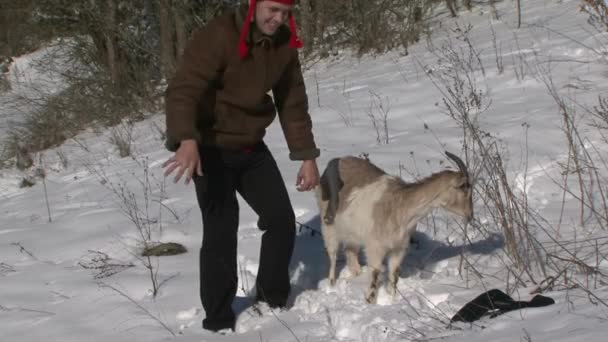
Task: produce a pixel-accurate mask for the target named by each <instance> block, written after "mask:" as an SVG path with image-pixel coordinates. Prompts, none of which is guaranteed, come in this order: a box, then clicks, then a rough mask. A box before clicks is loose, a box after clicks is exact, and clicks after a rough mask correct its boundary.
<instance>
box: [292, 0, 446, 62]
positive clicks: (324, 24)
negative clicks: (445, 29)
mask: <svg viewBox="0 0 608 342" xmlns="http://www.w3.org/2000/svg"><path fill="white" fill-rule="evenodd" d="M435 6H437V3H436V2H435V1H423V0H374V1H369V0H353V1H324V0H306V1H303V2H302V3H301V5H300V7H301V8H300V11H298V12H299V13H300V14H301V16H302V17H301V18H298V19H299V20H300V22H301V23H302V27H303V35H304V39H305V40H306V41H307V42H308V43H307V44H306V45H307V48H306V50H305V55H306V57H307V58H315V57H319V58H325V57H327V56H329V55H330V54H331V53H332V51H334V50H335V49H336V48H339V47H344V48H350V49H353V50H354V51H355V52H357V53H358V54H359V55H361V54H365V53H382V52H385V51H388V50H392V49H395V48H399V47H402V48H403V49H404V51H405V52H406V53H407V48H408V45H409V44H411V43H414V42H416V41H418V39H419V36H420V34H421V33H422V32H424V31H425V30H426V29H427V21H428V18H429V17H430V14H431V12H432V10H433V9H434V8H435ZM316 54H318V55H316Z"/></svg>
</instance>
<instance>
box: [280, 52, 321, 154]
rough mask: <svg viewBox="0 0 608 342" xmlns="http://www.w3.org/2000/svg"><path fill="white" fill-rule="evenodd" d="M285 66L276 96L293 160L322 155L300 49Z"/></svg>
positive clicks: (282, 125)
mask: <svg viewBox="0 0 608 342" xmlns="http://www.w3.org/2000/svg"><path fill="white" fill-rule="evenodd" d="M292 53H293V54H294V55H293V58H292V60H291V62H290V63H289V64H288V66H287V67H286V68H285V71H284V74H283V77H281V79H280V80H279V82H278V83H277V84H276V85H275V86H274V87H273V89H272V91H273V95H274V100H275V104H276V106H277V110H278V112H279V119H280V122H281V127H282V128H283V132H284V134H285V139H286V140H287V146H288V147H289V151H290V153H289V158H290V159H291V160H313V159H315V158H317V157H318V156H319V154H320V152H319V149H318V148H317V146H316V145H315V141H314V136H313V134H312V121H311V118H310V114H309V113H308V97H307V95H306V86H305V84H304V77H303V76H302V68H301V66H300V60H299V58H298V53H297V51H295V50H294V51H293V52H292Z"/></svg>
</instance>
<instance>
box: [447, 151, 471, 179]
mask: <svg viewBox="0 0 608 342" xmlns="http://www.w3.org/2000/svg"><path fill="white" fill-rule="evenodd" d="M445 155H446V156H448V158H450V159H452V160H453V161H454V162H456V165H458V168H459V169H460V171H461V172H462V174H464V176H465V177H466V178H467V179H468V178H469V172H468V171H467V166H466V165H464V163H463V162H462V160H461V159H460V158H458V156H456V155H455V154H453V153H450V152H448V151H445Z"/></svg>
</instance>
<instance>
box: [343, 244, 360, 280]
mask: <svg viewBox="0 0 608 342" xmlns="http://www.w3.org/2000/svg"><path fill="white" fill-rule="evenodd" d="M359 249H360V248H359V246H355V245H347V246H344V254H345V255H346V264H347V265H348V269H349V270H350V273H351V275H352V276H353V277H356V276H358V275H359V274H361V265H359Z"/></svg>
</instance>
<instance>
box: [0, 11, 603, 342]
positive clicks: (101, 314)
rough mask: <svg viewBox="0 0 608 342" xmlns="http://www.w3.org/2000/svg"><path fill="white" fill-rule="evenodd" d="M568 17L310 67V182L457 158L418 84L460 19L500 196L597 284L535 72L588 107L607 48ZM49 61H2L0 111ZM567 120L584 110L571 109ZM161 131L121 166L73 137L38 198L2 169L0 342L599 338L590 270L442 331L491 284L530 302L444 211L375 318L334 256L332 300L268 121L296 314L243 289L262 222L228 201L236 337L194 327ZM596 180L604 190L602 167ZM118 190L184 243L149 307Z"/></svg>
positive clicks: (190, 236)
mask: <svg viewBox="0 0 608 342" xmlns="http://www.w3.org/2000/svg"><path fill="white" fill-rule="evenodd" d="M579 4H580V2H579V1H575V0H570V1H568V0H563V1H554V0H551V1H549V0H535V1H522V28H521V29H517V28H516V21H517V19H516V14H515V8H514V7H515V6H514V3H512V2H509V1H507V2H499V3H498V4H497V8H498V14H499V19H498V20H495V19H492V18H491V16H490V13H489V11H488V10H487V9H486V8H485V7H483V6H477V7H475V8H474V10H473V11H472V12H471V13H469V12H466V11H465V12H461V15H460V17H459V18H457V19H452V18H448V17H447V16H443V17H442V19H441V21H442V25H441V27H439V26H438V25H436V27H435V28H434V33H433V35H432V36H431V38H430V39H431V41H430V42H429V41H425V39H424V38H423V39H421V41H420V43H418V44H416V45H414V46H411V47H410V49H409V50H410V51H409V52H410V54H409V55H407V56H403V55H401V54H399V53H398V52H392V53H388V54H386V55H381V56H375V57H372V56H365V57H363V58H361V59H360V60H359V59H356V58H353V57H350V55H349V54H348V53H347V52H342V53H341V54H340V55H339V56H337V57H336V58H335V59H333V60H328V61H323V62H319V63H316V64H314V65H312V66H311V67H310V68H309V69H307V70H306V73H305V77H306V82H307V86H308V91H309V102H310V106H311V114H312V117H313V122H314V133H315V137H316V140H317V143H318V145H319V146H320V148H321V149H322V154H321V157H320V158H319V160H318V163H319V167H320V168H321V169H322V168H324V167H325V165H326V163H327V162H328V161H329V160H330V159H331V158H334V157H337V156H342V155H348V154H352V155H360V154H363V153H365V154H368V155H369V157H370V158H371V159H372V160H373V161H374V162H375V163H376V164H377V165H379V166H381V167H382V168H384V169H385V170H386V171H387V172H389V173H392V174H396V175H401V176H402V177H403V178H404V179H406V180H413V179H418V178H421V177H424V176H425V175H428V174H430V173H432V172H436V171H438V170H439V169H441V168H444V167H446V165H448V164H443V163H442V161H443V160H444V159H445V158H444V157H443V151H445V150H449V151H452V152H454V153H456V154H459V153H460V147H461V140H462V130H461V129H460V128H459V127H458V125H457V123H456V122H454V121H453V120H452V119H451V118H449V116H447V115H446V114H445V113H444V112H445V107H444V106H443V103H442V97H443V95H442V94H441V92H440V89H439V88H438V87H436V86H435V85H434V84H433V82H432V81H431V79H430V78H429V77H428V76H427V74H426V73H425V70H426V71H432V73H431V75H437V74H439V73H441V71H442V70H447V69H449V68H450V67H451V66H450V65H449V63H448V62H449V61H446V60H443V61H442V60H439V59H438V58H437V53H438V52H439V51H441V50H440V47H441V46H442V44H444V42H445V41H447V40H451V41H455V40H456V38H457V35H458V34H457V31H456V30H455V27H456V24H458V27H460V28H461V29H464V28H466V27H467V26H468V25H469V24H470V25H471V30H470V32H469V33H468V37H469V39H470V40H471V42H472V44H473V46H474V47H475V49H476V51H477V52H479V54H480V59H481V60H482V62H483V66H484V69H485V70H483V71H482V70H480V69H476V70H475V75H476V84H477V85H478V87H479V88H480V89H482V90H483V91H484V93H485V94H488V96H489V97H490V98H491V103H487V105H488V109H487V110H486V111H485V112H484V113H482V114H480V116H479V121H480V126H481V128H482V129H484V130H486V131H488V132H491V133H492V134H494V135H495V136H498V137H499V138H500V143H501V144H502V146H503V147H504V148H505V150H506V152H507V155H508V157H509V159H508V161H507V162H508V170H509V177H510V178H511V180H512V182H511V183H512V184H513V187H514V191H515V192H517V193H520V194H521V193H525V194H526V195H527V199H528V205H529V206H530V207H531V208H533V209H534V210H535V211H536V212H538V213H539V214H540V215H542V217H544V218H545V219H546V220H547V221H548V222H549V224H548V226H549V227H551V230H548V231H544V232H539V234H538V237H537V238H538V239H540V240H541V242H542V243H543V245H544V246H553V249H550V250H551V251H557V250H558V248H557V244H556V241H559V242H560V243H563V244H567V245H568V246H572V249H571V250H572V251H576V253H578V254H577V255H578V257H579V258H581V259H583V260H586V261H587V262H588V263H589V265H592V266H597V267H598V268H599V269H600V270H601V272H603V274H606V271H608V260H607V259H606V239H608V234H606V231H605V230H602V229H601V228H600V227H598V226H597V225H590V224H589V225H584V226H582V225H581V224H580V219H579V213H578V209H577V208H578V206H577V205H578V202H579V201H578V200H577V199H576V197H575V196H574V195H576V193H575V194H568V195H567V196H565V197H564V196H563V191H561V189H560V183H559V182H560V180H561V178H560V174H559V172H560V170H561V169H560V166H559V165H560V163H564V162H566V161H567V158H568V150H567V147H568V145H567V143H566V141H565V137H564V133H563V131H562V117H561V114H560V112H559V108H558V106H557V104H556V103H555V101H554V99H553V98H552V97H551V95H550V94H549V92H548V91H547V87H546V85H545V83H544V82H543V79H542V77H539V76H538V75H539V74H538V70H539V68H541V69H540V70H550V75H551V77H552V82H553V84H554V85H555V86H556V89H557V90H558V91H559V92H560V94H562V95H564V96H567V98H568V99H571V100H572V102H573V103H577V104H583V105H586V106H589V107H593V106H594V105H597V97H598V95H599V94H606V93H607V91H608V81H607V80H606V75H607V74H606V65H607V64H608V61H607V60H606V47H608V34H606V33H600V32H596V31H594V30H593V29H592V28H591V27H590V26H589V25H588V23H587V15H586V14H585V13H582V12H579V10H578V5H579ZM490 25H491V26H492V27H493V29H494V31H495V32H496V38H497V42H499V43H500V47H501V51H502V60H503V63H504V72H503V73H500V72H499V71H498V69H497V66H496V62H495V59H496V56H495V49H494V47H493V38H492V33H491V29H490ZM431 43H432V45H431ZM431 47H434V48H435V50H434V51H435V53H433V52H432V51H430V50H431V49H430V48H431ZM56 48H57V47H56V46H55V47H53V46H52V47H50V48H48V49H44V50H40V51H37V52H35V53H33V54H30V55H26V56H22V57H19V58H16V60H15V62H14V64H13V65H12V66H11V73H10V79H11V80H12V81H15V80H17V79H18V80H20V81H19V82H16V83H15V84H14V85H13V88H12V90H11V92H9V93H8V94H7V93H5V94H3V95H1V96H2V98H0V100H2V99H4V100H6V99H8V98H9V97H11V96H27V95H28V94H31V93H30V92H29V90H28V89H31V87H22V86H21V84H23V83H21V81H22V80H28V82H29V83H30V84H34V85H36V87H35V88H36V89H43V90H44V92H45V93H54V92H56V91H59V90H61V89H62V86H63V85H62V83H61V79H60V78H58V76H56V75H55V76H52V75H48V74H44V73H41V72H40V71H39V70H37V69H36V68H33V67H32V65H35V64H36V63H34V62H35V61H37V60H39V59H40V58H46V57H45V56H47V57H48V54H49V53H52V52H53V51H55V50H53V49H56ZM484 73H485V76H484ZM15 85H16V86H15ZM317 89H318V92H317ZM373 99H376V101H381V102H382V103H383V104H385V105H386V106H388V107H386V108H390V109H389V116H388V120H389V136H388V140H389V143H388V144H384V143H378V142H377V140H376V131H375V130H374V128H373V127H372V124H371V122H370V118H369V117H368V114H367V111H369V109H370V104H371V103H372V101H373ZM378 99H379V100H378ZM6 101H8V100H6ZM6 103H7V102H0V105H2V107H0V127H4V126H3V125H4V124H5V123H6V121H7V120H13V119H15V118H18V116H19V113H18V112H15V111H14V107H13V106H8V105H6ZM21 109H22V110H24V111H25V110H27V108H21ZM577 110H578V113H579V114H580V115H583V114H584V110H583V109H582V108H580V107H579V108H577ZM163 125H164V117H163V116H162V113H158V114H156V115H153V116H151V117H150V118H149V119H147V120H145V121H142V122H139V123H136V124H135V125H134V126H133V139H134V140H133V151H134V153H133V157H128V158H119V156H118V153H117V151H116V150H115V149H114V147H113V146H112V145H111V143H110V142H109V141H110V136H111V132H110V131H105V132H92V131H87V132H83V133H82V134H81V135H80V136H79V137H78V141H75V140H68V141H67V142H65V143H64V144H63V145H62V146H60V147H58V148H55V149H53V150H49V151H45V152H44V154H43V155H42V157H43V158H42V159H43V161H44V164H43V165H42V166H44V168H45V170H46V171H47V177H46V179H45V183H46V187H45V186H44V184H43V182H42V180H41V179H38V180H37V183H36V185H34V186H33V187H31V188H19V186H18V185H19V183H20V180H21V178H22V177H23V174H22V173H20V172H18V171H17V170H12V169H8V170H0V331H2V340H3V341H24V342H30V341H39V340H41V339H44V340H50V341H85V340H87V341H108V340H112V341H114V342H122V341H125V342H126V341H129V342H131V341H134V340H136V341H171V340H177V341H184V342H189V341H197V342H201V341H228V342H238V341H308V342H325V341H430V340H436V339H442V340H444V341H450V342H456V341H468V342H471V341H472V342H476V341H517V340H519V341H532V340H534V341H557V342H568V341H580V340H583V341H604V340H605V335H606V333H608V325H607V321H608V307H607V305H606V303H607V302H608V286H607V285H606V281H607V280H606V278H605V276H603V275H597V274H596V275H594V274H591V275H587V276H585V275H584V274H583V273H580V274H570V275H569V276H570V277H572V279H574V280H576V281H578V282H579V284H581V285H583V286H579V287H578V288H566V287H564V286H557V287H555V288H554V289H553V290H550V291H547V292H544V293H543V295H546V296H548V297H551V298H553V299H554V300H555V302H556V303H555V304H554V305H550V306H547V307H542V308H530V309H525V310H516V311H512V312H509V313H506V314H504V315H501V316H499V317H496V318H493V319H489V318H485V319H483V320H480V321H477V322H474V323H473V324H468V323H467V324H463V323H458V324H454V325H452V326H449V325H448V323H449V319H450V317H451V316H452V315H453V314H454V313H456V311H458V309H460V308H461V307H462V306H463V305H464V304H466V303H467V302H468V301H470V300H472V299H473V298H475V297H476V296H477V295H479V294H481V293H483V292H485V291H487V290H489V289H492V288H499V289H502V290H503V291H505V290H506V285H507V282H508V283H509V286H510V287H511V289H514V290H515V291H514V293H513V295H512V296H513V297H514V298H515V299H516V300H529V299H531V298H532V296H533V294H532V293H531V292H532V291H533V290H534V289H535V288H536V286H535V285H534V284H531V283H527V284H525V286H524V285H523V284H521V283H520V284H515V283H514V282H513V279H512V277H511V278H510V279H509V280H507V275H506V272H505V253H504V251H505V249H506V246H505V237H504V236H503V234H502V232H501V231H500V230H499V229H497V228H496V227H492V226H491V225H492V224H493V222H494V221H493V220H492V218H491V217H489V216H488V213H486V212H483V211H476V213H477V215H478V217H477V218H476V219H477V220H478V221H479V222H480V226H482V227H485V228H486V231H472V230H471V228H469V230H468V231H467V236H468V239H465V238H464V232H463V230H462V229H461V226H460V225H459V221H458V220H457V219H453V218H449V217H448V216H446V215H444V214H442V213H441V212H436V213H434V216H433V219H431V218H427V219H423V220H422V221H421V223H420V225H419V229H418V232H417V233H416V236H415V239H416V243H415V244H413V245H412V247H411V249H410V251H409V253H408V255H407V257H406V259H405V261H404V263H403V267H402V273H401V278H400V280H399V283H398V290H399V291H398V293H397V295H396V296H395V297H394V298H392V297H391V296H389V295H388V293H387V292H386V291H385V289H384V288H381V289H380V290H379V298H378V303H376V304H367V303H366V302H365V300H364V293H365V290H366V287H367V285H368V279H369V273H370V272H369V269H368V268H367V266H365V264H363V272H362V274H361V275H359V276H357V277H352V276H351V275H350V274H349V271H348V269H347V268H346V267H344V260H339V265H338V273H339V279H338V281H337V283H336V285H335V286H334V287H331V286H330V285H329V283H328V280H327V270H328V260H327V256H326V254H325V251H324V248H323V241H322V239H321V237H320V236H319V234H318V233H317V232H316V231H317V230H318V229H319V216H318V210H317V208H316V203H315V202H314V196H313V195H312V193H310V192H306V193H300V192H298V191H297V190H296V188H295V184H294V183H295V178H296V173H297V170H298V168H299V163H296V162H292V161H289V159H288V151H287V148H286V145H285V143H284V138H283V136H282V133H281V131H280V127H279V125H278V124H273V126H271V128H270V129H269V132H268V135H267V138H266V142H267V144H268V145H269V147H270V148H271V150H272V151H273V153H274V155H275V158H276V159H277V162H278V164H279V166H280V168H281V171H282V172H283V176H284V178H285V181H286V183H287V186H288V190H289V192H290V196H291V200H292V203H293V205H294V209H295V212H296V216H297V220H298V222H299V223H300V226H299V230H298V235H297V238H296V245H295V250H294V255H293V258H292V260H291V283H292V286H293V291H292V294H291V296H290V308H289V310H285V311H280V310H270V309H269V308H267V307H264V306H263V305H261V306H255V307H253V306H251V299H250V298H249V297H248V296H249V294H250V291H251V290H252V287H253V285H254V283H255V275H256V272H257V267H258V252H259V247H260V238H261V234H262V232H261V231H259V230H258V229H257V227H256V223H257V217H256V216H255V214H254V213H253V212H252V210H251V209H250V208H249V207H248V206H247V205H246V204H245V203H244V202H242V203H241V216H240V229H239V250H238V262H239V285H238V288H239V291H238V293H237V299H236V300H235V302H234V304H233V306H234V309H235V311H236V312H237V313H238V321H237V326H236V332H233V333H227V334H226V335H219V334H214V333H211V332H208V331H205V330H203V329H202V328H201V321H202V319H203V318H204V310H202V307H201V304H200V300H199V296H198V279H199V277H198V250H199V248H200V242H201V238H202V229H201V217H200V211H199V209H198V204H197V202H196V197H195V194H194V189H193V187H192V185H190V186H185V185H183V184H173V183H172V181H171V179H165V178H164V177H163V170H162V169H161V164H162V163H163V162H164V161H165V160H166V159H167V158H168V157H169V156H170V153H169V152H167V151H166V150H164V148H163V141H162V138H161V136H160V133H158V132H157V130H156V129H155V128H154V127H155V126H159V127H163ZM579 129H580V131H581V132H582V133H583V132H584V133H585V134H586V137H587V143H588V144H589V145H588V146H595V147H596V148H598V149H601V150H602V151H604V152H605V150H606V142H605V140H602V137H601V136H599V135H598V133H597V131H596V130H594V129H592V128H591V127H589V126H587V125H583V124H581V126H580V127H579ZM83 145H84V146H86V147H87V150H84V149H83V148H82V146H83ZM605 155H607V154H604V156H605ZM60 156H65V157H66V159H67V163H62V161H61V158H60ZM35 159H36V160H37V161H38V160H40V159H39V158H35ZM144 171H145V172H147V174H148V177H149V178H148V181H145V177H144V176H145V174H146V173H145V172H144ZM600 172H604V173H603V174H604V175H605V169H604V170H600ZM604 179H605V178H604ZM121 186H122V187H123V188H125V189H128V190H127V191H128V192H130V193H132V194H134V195H135V196H136V199H137V204H138V208H140V209H144V208H147V209H148V210H147V215H148V217H147V218H149V219H150V221H149V222H152V223H150V225H151V227H152V228H153V230H152V232H153V239H154V240H159V241H173V242H179V243H181V244H183V245H184V246H185V247H186V248H187V249H188V253H185V254H180V255H175V256H167V257H161V258H155V259H153V264H154V267H155V268H156V269H157V270H158V277H159V281H160V282H161V283H162V285H161V286H160V289H159V292H158V294H157V295H156V297H154V296H152V287H151V281H150V277H149V274H148V273H147V270H146V268H145V267H144V266H143V265H142V262H141V261H140V260H139V259H138V258H137V257H136V256H135V255H136V253H137V251H138V250H139V248H140V243H139V241H140V239H139V235H138V234H139V233H138V232H137V230H136V229H135V227H134V225H133V223H132V222H131V221H130V220H129V217H128V216H126V215H125V214H124V209H125V208H124V205H125V203H124V202H123V201H121V200H120V198H119V197H118V196H117V192H118V191H116V189H120V188H121ZM45 188H46V195H45ZM112 189H114V190H112ZM144 194H145V195H148V196H147V198H148V202H146V197H145V196H144ZM47 196H48V203H49V208H48V209H47V202H46V200H45V197H47ZM161 203H162V205H161ZM562 203H565V209H564V210H563V212H562ZM596 203H598V204H599V203H600V200H599V198H597V199H596ZM475 205H476V206H477V207H479V206H480V205H481V203H479V202H476V203H475ZM49 211H50V220H49ZM49 221H50V222H49ZM589 221H590V220H589V217H587V222H589ZM159 222H160V223H161V228H162V230H160V229H159V227H158V223H159ZM596 243H597V245H596ZM596 246H597V250H596V249H595V248H596ZM101 253H104V254H105V255H107V256H109V257H110V258H111V259H112V262H115V263H117V264H123V265H125V266H124V267H123V268H121V269H120V270H119V272H118V273H115V274H113V275H111V276H108V277H102V278H95V275H96V274H97V272H96V270H95V269H90V268H85V267H83V266H82V265H87V264H88V263H89V262H91V261H92V260H93V259H94V258H95V257H96V256H97V257H98V256H99V255H101ZM463 263H464V265H463ZM129 264H131V265H132V266H128V265H129ZM467 264H470V265H469V267H467ZM587 290H589V292H588V291H587Z"/></svg>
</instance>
